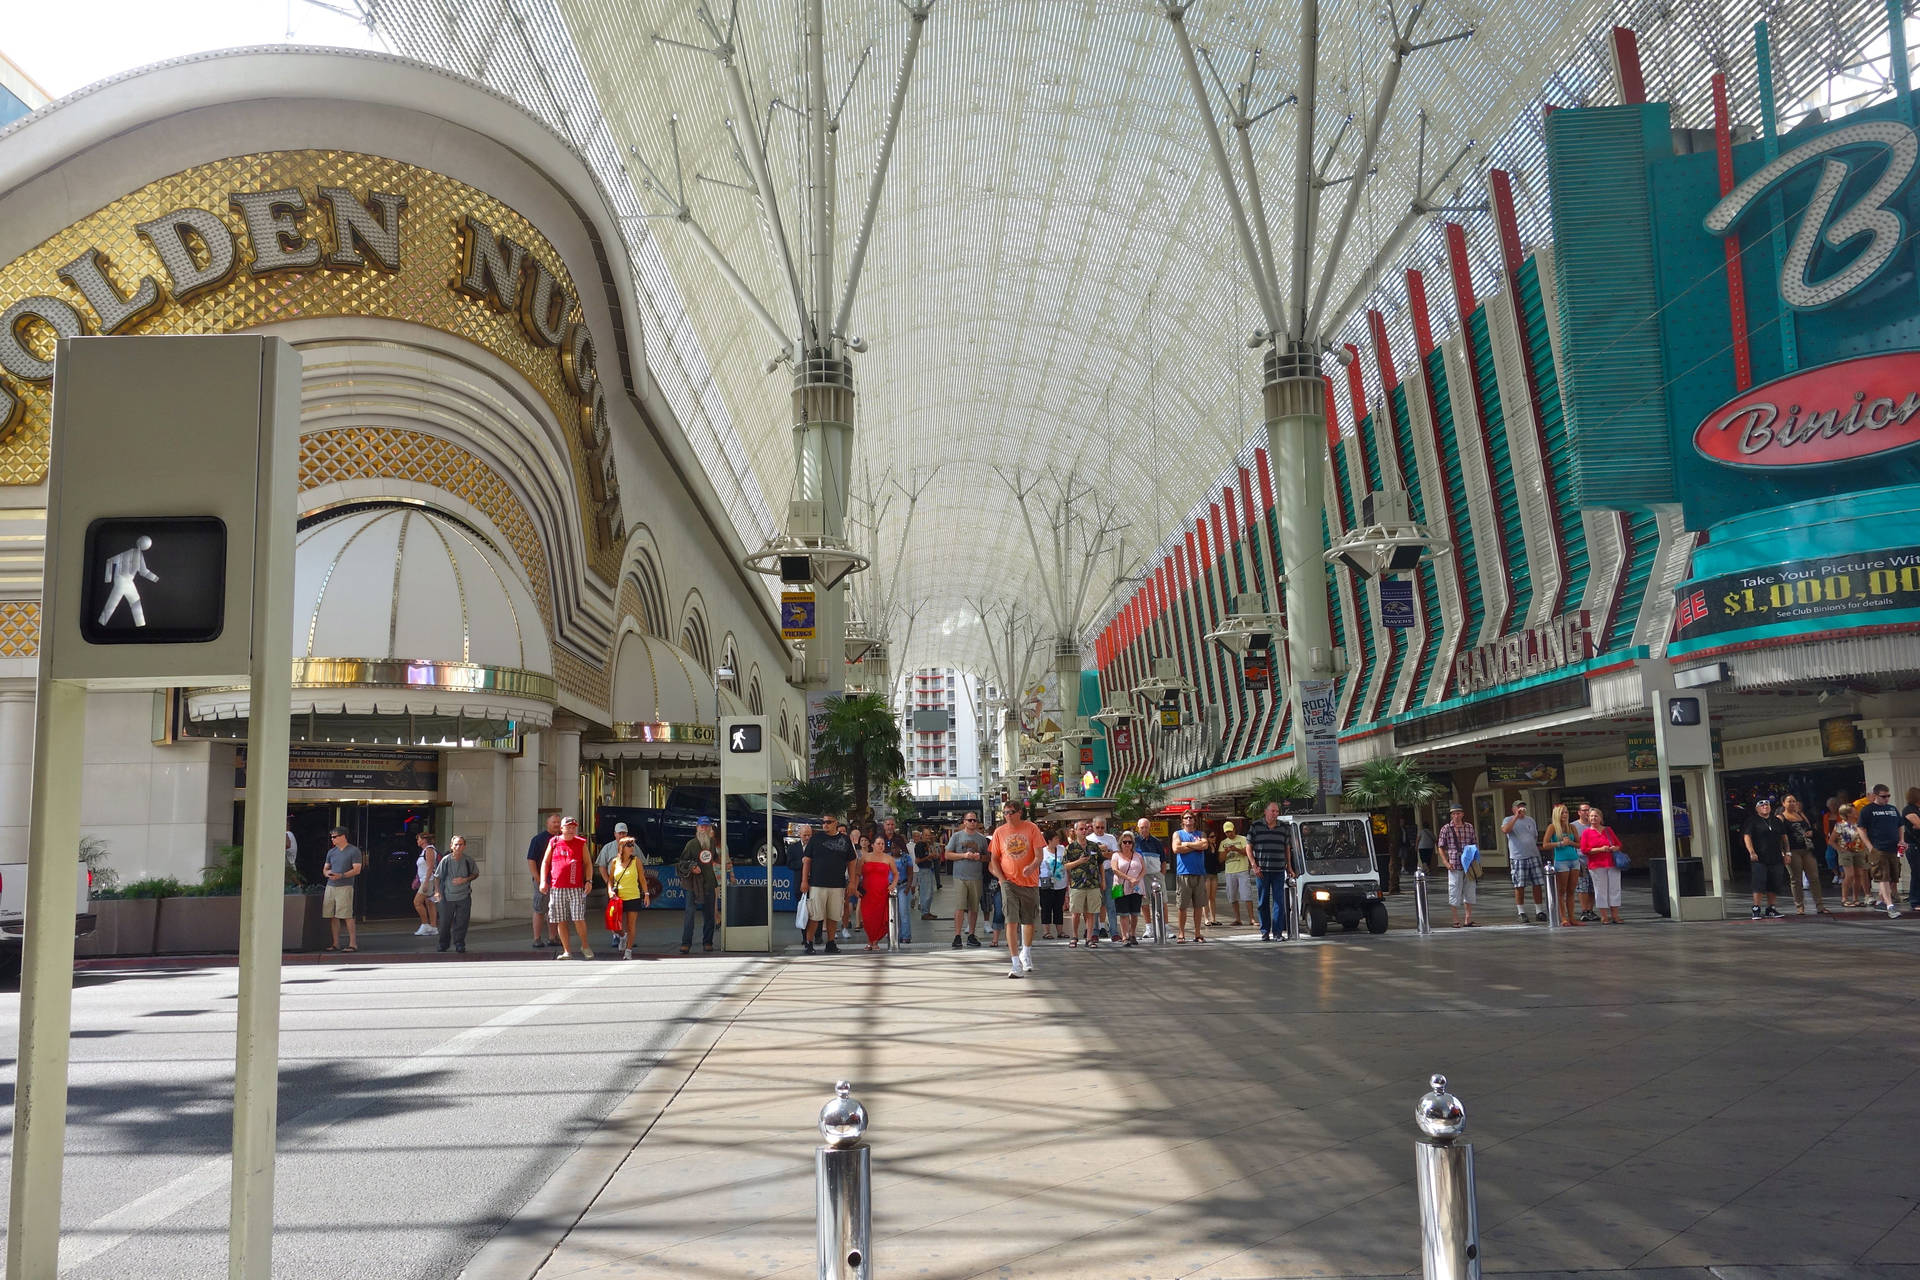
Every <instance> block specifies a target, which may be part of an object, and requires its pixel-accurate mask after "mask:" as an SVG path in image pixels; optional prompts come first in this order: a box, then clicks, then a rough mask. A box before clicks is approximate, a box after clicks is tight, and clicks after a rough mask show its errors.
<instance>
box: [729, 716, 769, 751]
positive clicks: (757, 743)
mask: <svg viewBox="0 0 1920 1280" xmlns="http://www.w3.org/2000/svg"><path fill="white" fill-rule="evenodd" d="M760 749H761V734H760V726H759V725H757V724H736V725H734V726H733V728H731V729H729V730H728V731H727V750H728V751H729V752H731V753H733V754H734V755H739V756H748V755H755V754H757V753H758V752H759V751H760Z"/></svg>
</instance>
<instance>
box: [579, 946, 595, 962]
mask: <svg viewBox="0 0 1920 1280" xmlns="http://www.w3.org/2000/svg"><path fill="white" fill-rule="evenodd" d="M580 957H581V959H583V960H591V959H593V948H592V947H586V946H583V947H581V948H580Z"/></svg>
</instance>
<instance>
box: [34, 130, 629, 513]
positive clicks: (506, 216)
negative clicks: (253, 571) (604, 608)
mask: <svg viewBox="0 0 1920 1280" xmlns="http://www.w3.org/2000/svg"><path fill="white" fill-rule="evenodd" d="M263 171H265V173H266V174H268V175H269V176H270V178H271V179H273V180H274V181H273V182H272V184H271V185H265V186H262V185H260V184H259V183H258V179H259V177H260V175H261V174H262V172H263ZM236 178H253V179H254V180H255V181H254V182H252V183H248V184H246V185H239V184H236V183H235V182H234V179H236ZM576 303H577V297H576V292H575V290H574V288H573V285H572V282H571V280H570V278H569V277H568V276H567V275H566V274H565V269H564V266H562V265H561V263H560V261H559V256H558V255H557V254H556V253H554V252H553V250H552V247H551V246H550V244H548V242H547V241H546V240H545V238H544V237H543V236H541V235H540V234H539V232H538V231H537V230H536V229H534V228H533V227H532V225H531V224H530V223H528V222H527V221H526V220H525V219H524V218H523V217H521V216H520V215H519V214H517V213H516V212H514V211H513V210H511V209H509V208H508V207H507V206H505V205H503V204H501V203H500V202H499V201H497V200H494V199H493V198H492V197H490V196H488V195H486V194H485V193H484V192H481V191H479V190H478V189H476V188H472V187H468V186H466V185H465V184H463V183H459V182H456V181H454V180H453V179H449V178H446V177H444V176H442V175H439V174H435V173H432V172H430V171H428V170H424V169H419V168H416V167H415V166H412V165H406V164H402V163H400V162H398V161H391V160H386V159H384V158H382V157H378V156H368V155H362V154H357V153H352V152H310V151H302V152H275V153H268V154H266V155H258V156H246V157H236V158H234V159H231V160H226V161H219V162H215V163H212V164H208V165H201V166H197V167H196V168H194V169H190V170H186V171H184V172H182V173H180V174H176V175H174V176H173V177H171V178H164V179H161V180H159V181H157V182H155V183H152V184H150V185H148V186H147V187H145V188H142V189H141V190H140V191H137V192H134V193H132V194H131V195H129V196H126V197H124V198H122V199H121V200H117V201H115V202H114V203H113V204H110V205H108V206H107V207H106V208H104V209H102V210H100V211H99V212H97V213H95V214H93V215H90V216H89V217H88V218H85V219H83V220H81V221H80V222H78V223H76V224H75V225H74V226H73V227H70V228H68V229H67V230H66V231H65V232H62V233H61V234H60V235H57V236H54V237H52V238H50V239H49V240H48V241H46V242H45V243H43V244H42V245H40V246H38V247H37V248H36V249H34V250H32V251H30V252H29V253H27V254H24V255H22V256H21V257H20V258H19V259H16V260H15V261H14V262H13V263H10V264H8V265H7V266H5V267H0V304H4V309H0V483H16V484H17V483H31V482H33V481H34V480H36V479H37V478H38V476H39V475H43V474H44V471H45V438H44V437H45V422H46V416H47V409H48V397H49V394H50V386H51V382H52V379H53V344H54V342H55V340H56V339H57V338H61V337H73V336H78V335H80V334H83V333H102V334H108V333H205V332H223V331H229V330H233V329H239V328H245V327H250V326H256V325H262V324H270V323H273V322H274V321H276V320H288V319H294V318H301V317H308V316H329V315H378V316H386V317H390V318H393V319H399V320H411V321H414V322H416V323H421V324H426V325H429V326H431V327H434V328H438V329H441V330H444V331H446V332H450V333H454V334H456V335H458V336H461V337H464V338H467V339H469V340H472V341H475V342H477V343H479V344H480V345H482V346H484V347H486V348H487V349H489V350H491V351H493V352H494V353H495V354H496V355H499V356H501V357H502V358H503V359H505V360H507V362H508V363H510V364H512V365H514V366H515V367H516V368H517V369H519V371H520V372H521V373H522V374H524V375H525V376H527V377H528V379H529V380H530V381H531V382H532V383H533V384H534V385H535V387H536V388H538V389H539V390H540V392H541V394H542V396H543V398H545V399H546V400H547V401H548V403H549V406H550V407H551V408H552V409H553V411H554V412H555V413H556V414H557V415H558V416H560V417H561V418H562V420H563V421H566V422H567V423H568V425H569V426H570V427H571V430H572V435H573V437H574V439H573V442H572V443H573V448H574V455H575V456H574V461H575V464H576V473H577V475H578V478H579V479H581V480H582V481H584V485H585V490H586V493H585V494H583V497H585V498H586V502H585V503H584V505H585V506H586V508H587V515H588V518H589V521H590V523H591V525H592V526H593V532H594V533H595V534H597V537H596V539H595V541H596V542H598V543H600V544H601V546H603V547H604V546H606V545H608V544H612V545H614V546H617V545H618V544H619V542H620V541H621V540H622V539H623V538H624V535H625V530H624V528H623V527H622V526H623V522H622V520H621V517H620V504H619V488H618V484H617V482H616V479H615V476H614V473H613V462H612V457H611V453H610V451H609V438H608V428H607V407H606V392H605V388H604V385H603V384H602V381H601V377H600V368H599V353H598V349H597V347H596V345H595V343H594V339H593V335H592V333H591V332H590V331H589V330H588V328H587V325H586V323H585V321H584V320H583V319H582V317H581V316H580V315H579V312H578V308H577V305H576ZM23 451H25V452H26V453H28V454H29V455H31V456H29V457H27V458H25V459H22V458H21V457H20V456H19V455H20V454H21V453H22V452H23ZM36 462H37V468H36V467H34V466H33V465H32V464H34V463H36ZM23 464H24V473H23Z"/></svg>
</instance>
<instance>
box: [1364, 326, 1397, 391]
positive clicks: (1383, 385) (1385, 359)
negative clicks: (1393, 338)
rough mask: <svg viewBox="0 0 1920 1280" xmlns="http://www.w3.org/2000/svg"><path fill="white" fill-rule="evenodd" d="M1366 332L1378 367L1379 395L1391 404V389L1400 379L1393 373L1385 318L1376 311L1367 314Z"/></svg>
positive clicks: (1391, 353) (1391, 352)
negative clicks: (1371, 338)
mask: <svg viewBox="0 0 1920 1280" xmlns="http://www.w3.org/2000/svg"><path fill="white" fill-rule="evenodd" d="M1367 332H1368V333H1369V334H1371V335H1372V336H1373V358H1374V362H1375V363H1376V364H1378V365H1379V367H1380V394H1381V395H1383V396H1386V397H1388V400H1387V403H1388V404H1392V403H1393V400H1392V396H1393V389H1394V388H1395V387H1397V386H1399V385H1400V379H1399V378H1397V377H1395V376H1394V372H1393V350H1392V348H1390V347H1388V346H1387V318H1386V317H1385V316H1383V315H1381V314H1380V313H1379V312H1378V311H1369V312H1367Z"/></svg>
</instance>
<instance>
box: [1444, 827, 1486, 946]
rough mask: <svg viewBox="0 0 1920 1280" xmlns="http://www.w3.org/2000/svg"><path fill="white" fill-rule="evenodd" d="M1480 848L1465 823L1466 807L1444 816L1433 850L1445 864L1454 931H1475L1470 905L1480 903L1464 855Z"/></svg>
mask: <svg viewBox="0 0 1920 1280" xmlns="http://www.w3.org/2000/svg"><path fill="white" fill-rule="evenodd" d="M1479 844H1480V833H1479V832H1477V831H1475V830H1474V829H1473V824H1472V823H1470V822H1468V821H1467V810H1466V806H1464V805H1458V804H1456V805H1454V806H1453V808H1452V809H1450V810H1448V812H1447V825H1446V826H1444V827H1442V828H1440V835H1439V837H1438V838H1437V840H1436V841H1435V848H1437V849H1438V850H1439V851H1440V856H1441V857H1443V858H1445V859H1446V860H1447V910H1448V913H1449V914H1450V915H1451V916H1452V919H1453V927H1454V928H1456V929H1459V928H1462V927H1465V928H1469V929H1471V928H1473V927H1474V924H1473V904H1474V903H1476V902H1478V901H1479V900H1480V886H1479V884H1478V883H1477V882H1476V881H1475V880H1474V878H1473V875H1472V872H1471V871H1470V870H1469V869H1468V867H1467V861H1466V856H1465V855H1466V851H1467V849H1468V848H1474V849H1476V850H1477V849H1478V848H1479ZM1463 912H1464V913H1465V919H1464V920H1463V919H1462V918H1461V915H1462V913H1463Z"/></svg>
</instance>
